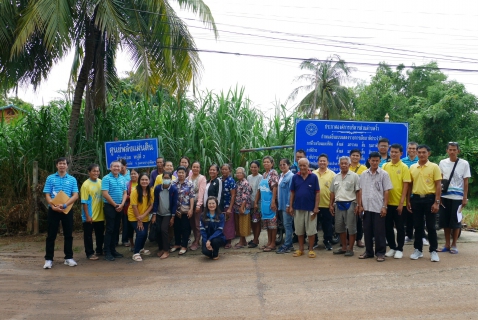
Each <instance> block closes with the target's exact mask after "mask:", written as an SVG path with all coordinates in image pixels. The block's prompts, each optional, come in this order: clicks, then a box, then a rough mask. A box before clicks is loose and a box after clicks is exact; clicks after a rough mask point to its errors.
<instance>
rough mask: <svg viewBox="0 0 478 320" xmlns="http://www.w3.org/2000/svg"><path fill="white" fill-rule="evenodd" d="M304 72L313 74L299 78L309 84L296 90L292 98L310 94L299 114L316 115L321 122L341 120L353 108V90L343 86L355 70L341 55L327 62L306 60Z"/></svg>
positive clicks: (299, 108) (303, 66) (302, 104)
mask: <svg viewBox="0 0 478 320" xmlns="http://www.w3.org/2000/svg"><path fill="white" fill-rule="evenodd" d="M300 69H301V70H306V71H309V72H308V73H306V74H303V75H301V76H299V77H297V78H296V81H306V82H307V84H306V85H303V86H299V87H297V88H295V89H294V90H293V91H292V93H291V94H290V96H289V99H291V100H294V99H295V98H296V97H297V95H298V94H299V92H301V91H306V92H308V93H307V95H306V96H305V97H304V98H303V99H302V100H301V101H300V102H299V103H298V104H297V111H298V112H300V113H302V114H305V115H307V116H308V117H310V118H315V115H316V114H318V117H319V118H320V119H337V118H339V116H340V114H341V113H342V112H343V111H346V110H347V109H348V108H349V102H350V99H349V90H348V88H347V87H345V86H344V85H343V84H344V82H345V81H346V80H347V79H349V78H350V74H351V72H352V71H353V69H352V68H350V67H349V66H347V64H346V62H345V61H344V60H342V59H340V57H339V56H338V55H333V56H330V57H329V58H327V60H325V61H322V60H319V59H315V58H313V59H309V60H304V61H303V62H302V63H301V64H300Z"/></svg>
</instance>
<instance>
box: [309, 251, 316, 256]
mask: <svg viewBox="0 0 478 320" xmlns="http://www.w3.org/2000/svg"><path fill="white" fill-rule="evenodd" d="M309 258H315V252H314V251H312V250H310V251H309Z"/></svg>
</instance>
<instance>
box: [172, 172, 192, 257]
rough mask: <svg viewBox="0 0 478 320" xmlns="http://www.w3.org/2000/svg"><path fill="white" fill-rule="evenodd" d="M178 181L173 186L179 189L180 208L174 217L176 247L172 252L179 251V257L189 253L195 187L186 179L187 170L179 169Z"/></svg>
mask: <svg viewBox="0 0 478 320" xmlns="http://www.w3.org/2000/svg"><path fill="white" fill-rule="evenodd" d="M176 172H177V173H178V180H176V181H174V182H173V184H174V185H175V186H176V188H177V189H178V208H177V210H176V216H175V217H174V246H173V247H172V248H171V250H170V252H175V251H176V250H178V249H180V250H179V255H183V254H185V253H186V252H187V251H188V240H189V235H190V233H191V224H190V223H189V219H191V217H192V216H193V210H194V199H195V196H196V195H195V193H194V186H193V184H192V182H191V181H189V180H187V179H186V168H185V167H178V169H177V170H176Z"/></svg>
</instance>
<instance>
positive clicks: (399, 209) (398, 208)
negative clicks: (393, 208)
mask: <svg viewBox="0 0 478 320" xmlns="http://www.w3.org/2000/svg"><path fill="white" fill-rule="evenodd" d="M402 210H403V204H401V205H398V207H397V212H398V215H399V216H401V215H402Z"/></svg>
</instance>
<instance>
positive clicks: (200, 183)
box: [188, 161, 207, 251]
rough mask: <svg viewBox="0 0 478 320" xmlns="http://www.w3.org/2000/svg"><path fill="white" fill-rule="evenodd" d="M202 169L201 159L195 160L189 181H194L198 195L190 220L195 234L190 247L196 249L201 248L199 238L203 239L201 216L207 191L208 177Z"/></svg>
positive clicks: (195, 191)
mask: <svg viewBox="0 0 478 320" xmlns="http://www.w3.org/2000/svg"><path fill="white" fill-rule="evenodd" d="M200 171H201V164H200V163H199V161H194V162H193V165H192V168H191V172H192V175H191V176H190V177H189V178H188V180H189V181H191V182H192V184H193V188H194V193H195V194H196V197H195V198H194V200H195V201H194V213H193V216H192V218H191V219H189V222H190V223H191V229H192V230H193V234H194V242H193V243H192V244H191V246H190V247H189V249H191V250H192V251H195V250H197V249H198V248H199V240H200V239H201V233H200V232H199V220H200V217H201V214H202V212H203V211H204V210H203V202H204V193H205V191H206V184H207V182H206V177H205V176H203V175H202V174H200V173H199V172H200Z"/></svg>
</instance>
